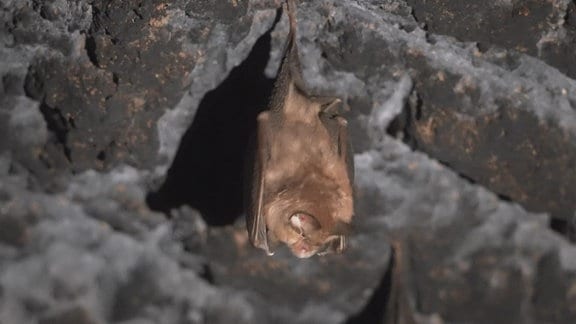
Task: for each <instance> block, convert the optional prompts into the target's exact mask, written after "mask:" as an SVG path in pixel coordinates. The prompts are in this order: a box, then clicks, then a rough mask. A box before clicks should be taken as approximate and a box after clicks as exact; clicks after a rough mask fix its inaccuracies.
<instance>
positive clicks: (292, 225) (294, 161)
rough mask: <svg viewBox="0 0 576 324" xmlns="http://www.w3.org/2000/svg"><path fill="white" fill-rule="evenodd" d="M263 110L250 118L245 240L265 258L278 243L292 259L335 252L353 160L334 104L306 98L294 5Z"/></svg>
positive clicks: (344, 229) (350, 204) (346, 217)
mask: <svg viewBox="0 0 576 324" xmlns="http://www.w3.org/2000/svg"><path fill="white" fill-rule="evenodd" d="M285 11H286V12H287V13H288V18H289V25H290V31H289V34H288V40H287V44H286V47H285V50H284V56H283V58H282V62H281V64H280V68H279V70H278V75H277V77H276V80H275V83H274V90H273V92H272V96H271V99H270V102H269V106H268V109H267V110H265V111H263V112H261V113H260V114H259V115H258V116H257V127H256V134H255V137H254V144H253V148H254V149H253V150H252V152H253V156H251V163H249V166H248V172H250V175H249V177H248V186H247V189H246V192H247V195H246V198H247V206H246V214H247V215H246V226H247V230H248V235H249V238H250V242H251V243H252V245H254V246H255V247H257V248H260V249H263V250H265V251H266V252H267V253H268V255H272V254H273V252H272V250H271V247H273V246H274V245H278V244H280V243H284V244H285V245H287V246H288V247H289V248H290V250H291V252H292V254H294V255H295V256H297V257H299V258H309V257H311V256H313V255H316V254H319V255H322V254H326V253H342V251H343V250H344V248H345V245H346V244H345V236H346V235H347V234H348V233H349V231H350V226H351V221H352V216H353V214H354V201H353V181H354V179H353V178H354V164H353V159H352V149H351V146H350V144H349V142H348V129H347V121H346V119H344V118H343V117H342V116H340V115H339V113H340V111H341V110H342V106H343V104H342V101H341V100H340V99H338V98H334V97H325V96H315V95H311V94H310V93H309V92H308V91H307V90H306V87H305V84H304V79H303V76H302V72H301V66H300V59H299V54H298V47H297V43H296V26H297V25H296V4H295V2H294V0H287V1H286V6H285Z"/></svg>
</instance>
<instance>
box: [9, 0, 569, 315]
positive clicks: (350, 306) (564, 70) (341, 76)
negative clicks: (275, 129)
mask: <svg viewBox="0 0 576 324" xmlns="http://www.w3.org/2000/svg"><path fill="white" fill-rule="evenodd" d="M280 4H281V1H279V0H276V1H273V0H222V1H220V0H218V1H216V0H202V1H180V0H176V1H170V2H163V1H158V0H150V1H135V0H128V1H112V0H93V1H88V0H74V1H64V0H23V1H11V0H4V1H2V2H1V3H0V23H1V25H0V26H1V28H0V323H2V324H20V323H43V324H47V323H125V324H126V323H131V324H134V323H231V322H234V323H269V322H277V323H384V322H385V321H386V319H389V318H390V317H389V316H388V315H389V314H386V312H387V310H389V308H387V305H389V304H390V302H391V301H393V300H392V298H393V296H392V295H391V289H390V288H391V287H392V286H393V283H394V282H397V280H399V278H398V277H396V276H395V275H392V274H391V273H392V272H391V271H390V268H391V262H390V261H391V254H392V253H391V248H390V240H391V237H396V238H397V237H402V240H403V242H404V244H403V255H404V256H405V260H406V262H405V265H404V266H403V267H402V272H401V277H402V281H403V284H402V285H401V289H402V292H403V296H405V298H406V301H407V305H408V307H407V311H408V312H409V313H410V314H411V315H412V316H413V318H414V319H415V320H416V321H417V322H419V323H420V322H421V323H574V322H576V306H575V305H576V247H575V246H574V244H573V241H574V239H575V232H573V230H574V228H575V227H576V225H575V217H576V214H575V210H576V191H575V189H574V185H573V183H575V182H576V111H575V110H576V81H575V80H574V78H575V77H576V74H575V73H576V72H575V70H574V67H575V66H576V65H575V64H574V63H576V61H575V57H574V54H573V53H576V48H574V47H575V46H576V45H575V43H574V37H575V36H574V31H575V27H574V26H575V24H576V22H575V16H574V15H575V14H574V10H575V9H574V8H575V3H574V2H573V1H568V0H554V1H533V0H522V1H520V0H517V1H494V2H493V3H490V4H489V5H486V2H485V1H459V0H453V1H450V0H445V1H419V0H406V1H404V0H380V1H375V0H358V1H344V0H314V1H304V0H302V1H299V12H298V19H299V34H298V39H299V44H300V49H301V57H302V63H303V68H304V77H305V80H306V82H307V84H308V85H309V87H310V88H311V89H313V90H314V92H317V93H319V94H329V95H339V96H341V97H343V98H345V99H346V101H347V103H348V105H349V106H350V108H351V109H350V112H349V113H348V114H347V116H346V117H347V118H348V120H349V125H350V131H351V136H352V141H353V145H354V147H355V152H356V154H355V163H356V189H357V193H356V194H357V206H356V216H355V233H354V234H353V235H352V237H351V238H350V240H349V249H348V250H347V251H346V253H345V254H343V255H340V256H325V257H318V258H313V259H310V260H298V259H295V258H293V257H291V256H289V255H288V253H287V252H286V251H279V252H278V253H277V254H276V255H275V256H274V257H267V256H265V255H264V253H262V252H261V251H256V250H255V249H253V248H252V247H250V246H249V244H248V241H247V236H246V233H245V229H244V224H243V217H242V204H241V201H242V199H241V198H242V186H243V182H244V178H243V173H242V169H243V161H244V158H245V156H244V155H245V149H246V145H247V143H248V140H249V137H250V134H251V132H252V131H253V129H254V125H255V123H254V119H255V116H256V115H257V114H258V112H260V111H262V109H264V108H265V106H266V101H267V99H268V95H269V93H270V91H271V87H272V85H273V78H274V74H275V71H276V68H277V67H278V64H279V60H280V56H281V53H282V49H283V46H284V41H285V37H286V34H287V21H286V17H285V16H284V15H282V13H281V11H280V10H277V8H278V7H279V6H280ZM396 275H398V274H396Z"/></svg>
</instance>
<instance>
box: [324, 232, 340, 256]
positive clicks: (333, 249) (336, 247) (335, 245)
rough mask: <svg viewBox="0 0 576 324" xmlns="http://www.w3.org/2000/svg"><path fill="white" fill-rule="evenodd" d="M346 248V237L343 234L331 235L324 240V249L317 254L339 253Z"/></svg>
mask: <svg viewBox="0 0 576 324" xmlns="http://www.w3.org/2000/svg"><path fill="white" fill-rule="evenodd" d="M345 248H346V237H345V236H344V235H332V236H330V237H329V238H328V240H327V241H326V246H325V250H324V251H323V252H320V253H318V255H326V254H329V253H337V254H341V253H342V252H343V251H344V249H345Z"/></svg>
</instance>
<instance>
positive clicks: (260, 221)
mask: <svg viewBox="0 0 576 324" xmlns="http://www.w3.org/2000/svg"><path fill="white" fill-rule="evenodd" d="M269 129H270V127H269V113H268V112H262V113H260V115H258V128H257V134H256V138H255V143H254V144H253V145H254V150H252V152H253V153H254V154H253V156H252V157H251V158H252V159H253V161H252V163H249V166H248V168H249V169H248V172H249V173H250V174H249V176H248V177H247V179H246V181H247V183H248V188H247V189H246V190H247V196H248V197H247V199H248V203H247V210H246V212H247V213H246V227H247V229H248V235H249V238H250V242H251V243H252V245H254V246H255V247H257V248H260V249H263V250H265V251H266V253H268V254H269V255H271V254H272V253H271V252H270V248H269V246H268V234H267V228H266V218H265V215H264V213H263V204H264V193H265V188H264V170H266V163H267V160H268V157H269V155H270V149H269V147H270V146H269V143H268V141H269Z"/></svg>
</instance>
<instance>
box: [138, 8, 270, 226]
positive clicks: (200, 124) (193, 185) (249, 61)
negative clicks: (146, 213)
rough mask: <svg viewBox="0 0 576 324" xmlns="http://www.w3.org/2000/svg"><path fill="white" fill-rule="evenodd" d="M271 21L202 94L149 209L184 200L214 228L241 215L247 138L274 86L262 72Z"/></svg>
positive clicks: (161, 208)
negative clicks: (226, 73)
mask: <svg viewBox="0 0 576 324" xmlns="http://www.w3.org/2000/svg"><path fill="white" fill-rule="evenodd" d="M278 17H279V16H278ZM277 21H278V18H277V19H276V22H277ZM275 25H276V23H274V25H273V26H272V27H271V29H270V30H268V31H267V32H266V33H265V34H264V35H263V36H262V37H260V38H259V39H258V41H257V42H256V43H255V45H254V47H253V48H252V50H251V52H250V54H249V55H248V57H247V58H246V60H244V62H242V64H240V65H239V66H238V67H236V68H234V69H233V70H232V71H231V72H230V75H229V76H228V77H227V78H226V80H224V81H223V82H222V84H220V85H219V86H218V87H217V88H216V89H214V90H212V91H210V92H209V93H207V94H206V95H205V96H204V98H203V99H202V101H201V102H200V105H199V107H198V111H197V113H196V116H195V118H194V121H193V122H192V125H191V126H190V128H189V129H188V130H187V131H186V134H185V135H184V137H183V138H182V141H181V143H180V147H179V148H178V152H177V153H176V157H175V159H174V162H173V164H172V166H171V167H170V169H169V170H168V174H167V177H166V181H165V183H164V184H163V185H162V187H161V188H160V189H159V190H158V191H157V192H153V193H150V194H149V195H148V197H147V202H148V205H149V206H150V208H152V209H154V210H159V211H163V212H169V211H170V210H171V209H173V208H177V207H179V206H181V205H184V204H187V205H190V206H192V207H194V208H196V209H198V210H199V211H200V212H201V214H202V216H203V217H204V220H205V221H206V222H207V223H208V224H209V225H212V226H224V225H228V224H231V223H233V222H234V221H235V220H236V219H237V218H238V217H239V216H240V214H241V213H242V209H243V198H242V196H243V186H244V161H245V157H246V153H247V152H246V151H247V147H248V142H249V138H250V137H251V136H252V133H253V132H254V131H255V128H256V117H257V115H258V114H259V113H260V112H261V111H263V110H264V109H265V108H266V105H267V102H268V99H269V97H270V94H271V92H272V87H273V79H269V78H267V77H266V76H265V74H264V70H265V68H266V65H267V63H268V60H269V58H270V50H271V36H270V33H271V31H272V30H273V28H274V26H275Z"/></svg>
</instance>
